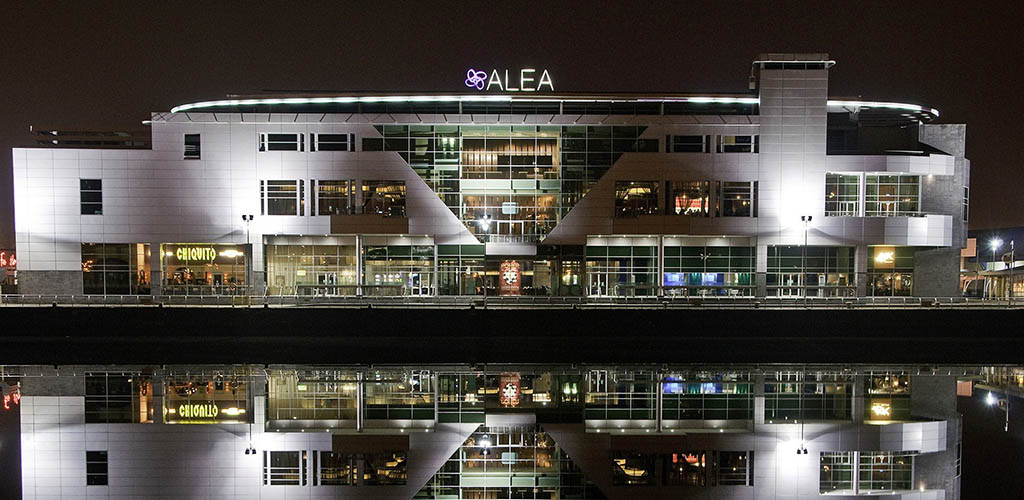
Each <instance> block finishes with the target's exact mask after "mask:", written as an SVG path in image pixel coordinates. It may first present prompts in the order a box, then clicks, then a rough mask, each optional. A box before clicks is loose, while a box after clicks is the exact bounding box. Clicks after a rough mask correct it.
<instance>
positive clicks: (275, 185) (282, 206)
mask: <svg viewBox="0 0 1024 500" xmlns="http://www.w3.org/2000/svg"><path fill="white" fill-rule="evenodd" d="M299 182H301V181H298V182H296V181H291V180H289V181H267V192H266V195H267V196H266V207H267V215H295V214H296V213H298V211H299V210H298V209H299V189H298V187H299Z"/></svg>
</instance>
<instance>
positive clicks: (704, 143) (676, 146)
mask: <svg viewBox="0 0 1024 500" xmlns="http://www.w3.org/2000/svg"><path fill="white" fill-rule="evenodd" d="M665 152H666V153H710V152H711V136H710V135H666V136H665Z"/></svg>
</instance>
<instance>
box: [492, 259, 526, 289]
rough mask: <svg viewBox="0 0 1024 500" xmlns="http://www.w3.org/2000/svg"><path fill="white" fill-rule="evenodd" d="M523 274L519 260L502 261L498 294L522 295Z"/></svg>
mask: <svg viewBox="0 0 1024 500" xmlns="http://www.w3.org/2000/svg"><path fill="white" fill-rule="evenodd" d="M522 281H523V275H522V273H521V272H520V271H519V262H516V261H514V260H506V261H504V262H502V263H501V267H500V272H499V273H498V295H520V291H521V289H522Z"/></svg>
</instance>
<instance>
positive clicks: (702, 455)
mask: <svg viewBox="0 0 1024 500" xmlns="http://www.w3.org/2000/svg"><path fill="white" fill-rule="evenodd" d="M665 459H666V460H665V462H666V464H665V476H666V477H665V479H666V482H667V483H668V484H669V485H670V486H707V481H708V477H707V465H708V464H707V452H705V451H702V450H701V451H684V452H680V453H670V454H668V455H665Z"/></svg>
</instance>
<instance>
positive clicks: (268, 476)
mask: <svg viewBox="0 0 1024 500" xmlns="http://www.w3.org/2000/svg"><path fill="white" fill-rule="evenodd" d="M263 484H264V485H267V486H305V485H306V452H305V451H264V452H263Z"/></svg>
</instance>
